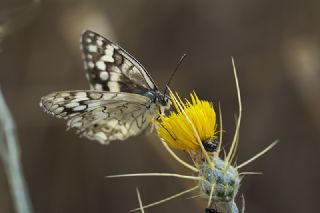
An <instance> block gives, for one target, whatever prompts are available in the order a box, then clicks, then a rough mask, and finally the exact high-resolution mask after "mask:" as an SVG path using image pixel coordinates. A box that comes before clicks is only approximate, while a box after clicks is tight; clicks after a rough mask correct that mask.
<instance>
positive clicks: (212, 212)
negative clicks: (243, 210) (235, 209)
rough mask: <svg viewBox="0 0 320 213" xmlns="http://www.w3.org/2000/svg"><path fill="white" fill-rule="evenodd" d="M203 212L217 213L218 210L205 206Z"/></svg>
mask: <svg viewBox="0 0 320 213" xmlns="http://www.w3.org/2000/svg"><path fill="white" fill-rule="evenodd" d="M205 213H219V212H218V211H217V210H215V209H211V208H206V210H205Z"/></svg>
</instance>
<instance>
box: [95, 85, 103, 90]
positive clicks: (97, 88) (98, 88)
mask: <svg viewBox="0 0 320 213" xmlns="http://www.w3.org/2000/svg"><path fill="white" fill-rule="evenodd" d="M94 88H95V89H96V90H102V85H101V84H95V85H94Z"/></svg>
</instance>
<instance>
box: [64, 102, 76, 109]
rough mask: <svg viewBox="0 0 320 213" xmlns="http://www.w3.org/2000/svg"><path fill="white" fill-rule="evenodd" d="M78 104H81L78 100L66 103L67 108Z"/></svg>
mask: <svg viewBox="0 0 320 213" xmlns="http://www.w3.org/2000/svg"><path fill="white" fill-rule="evenodd" d="M77 106H79V103H78V102H71V103H68V104H66V107H67V108H73V107H77Z"/></svg>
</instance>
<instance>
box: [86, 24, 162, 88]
mask: <svg viewBox="0 0 320 213" xmlns="http://www.w3.org/2000/svg"><path fill="white" fill-rule="evenodd" d="M81 49H82V51H83V54H84V66H85V69H86V71H87V78H88V80H89V82H90V86H91V88H92V89H95V90H104V91H111V92H119V91H121V92H128V93H136V94H145V92H147V91H150V90H154V91H155V90H158V89H157V86H156V84H155V83H154V81H153V80H152V78H151V77H150V75H149V74H148V72H147V71H146V69H145V68H144V67H143V66H142V65H141V64H140V63H139V62H138V61H137V60H136V59H134V58H133V57H132V56H131V55H130V54H129V53H127V52H126V51H125V50H124V49H122V48H121V47H120V46H118V45H117V44H115V43H113V42H112V41H110V40H108V39H106V38H104V37H103V36H101V35H99V34H97V33H95V32H92V31H89V30H87V31H85V32H84V33H83V34H82V36H81Z"/></svg>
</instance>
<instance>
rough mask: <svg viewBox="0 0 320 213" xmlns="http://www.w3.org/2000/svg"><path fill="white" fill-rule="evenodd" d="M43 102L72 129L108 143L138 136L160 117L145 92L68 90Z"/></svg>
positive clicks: (48, 110) (52, 95)
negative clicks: (155, 118) (66, 121)
mask: <svg viewBox="0 0 320 213" xmlns="http://www.w3.org/2000/svg"><path fill="white" fill-rule="evenodd" d="M40 105H41V106H42V107H43V108H44V110H45V111H46V112H48V113H50V114H51V115H53V116H55V117H58V118H63V119H66V120H68V128H77V133H79V134H80V135H81V136H85V137H87V138H88V139H91V140H97V141H99V142H100V143H103V144H108V143H109V142H110V141H112V140H125V139H127V138H128V137H130V136H132V135H136V134H137V133H139V132H140V131H142V130H143V129H145V128H146V127H147V126H148V125H150V120H151V119H153V118H154V117H155V116H157V110H156V105H155V104H154V103H153V102H152V101H151V100H150V99H149V98H148V97H145V96H142V95H137V94H130V93H117V92H103V91H85V90H84V91H81V90H76V91H65V92H56V93H52V94H50V95H47V96H45V97H43V98H42V99H41V102H40Z"/></svg>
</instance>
